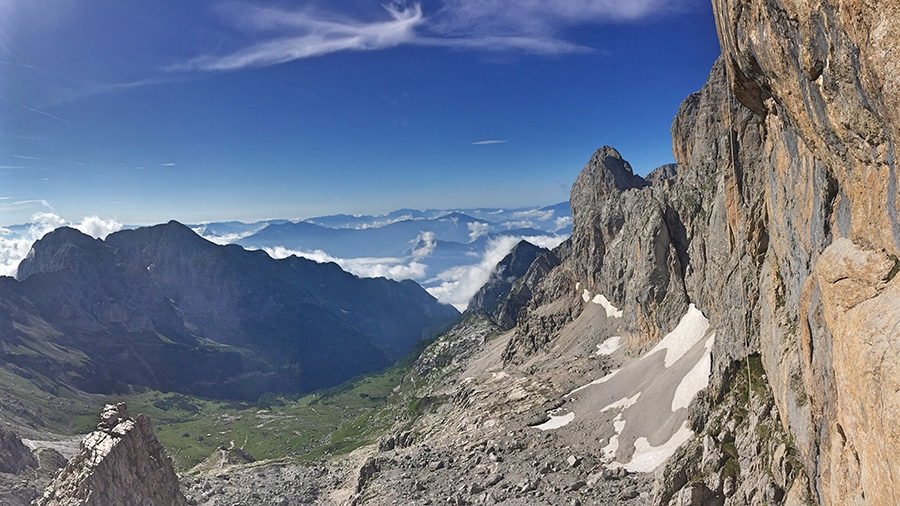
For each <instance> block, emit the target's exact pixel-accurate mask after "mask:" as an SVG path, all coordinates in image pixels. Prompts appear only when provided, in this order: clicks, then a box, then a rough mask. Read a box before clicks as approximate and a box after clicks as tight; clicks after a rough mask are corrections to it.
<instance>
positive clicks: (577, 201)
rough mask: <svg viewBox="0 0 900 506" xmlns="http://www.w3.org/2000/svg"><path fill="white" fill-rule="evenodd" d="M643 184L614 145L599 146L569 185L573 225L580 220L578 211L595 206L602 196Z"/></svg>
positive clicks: (644, 184)
mask: <svg viewBox="0 0 900 506" xmlns="http://www.w3.org/2000/svg"><path fill="white" fill-rule="evenodd" d="M644 186H647V181H645V180H644V179H643V178H642V177H641V176H638V175H636V174H635V173H634V171H633V170H632V169H631V164H630V163H628V162H626V161H625V160H624V159H623V158H622V155H620V154H619V152H618V151H616V150H615V148H612V147H610V146H603V147H601V148H600V149H598V150H597V151H596V152H595V153H594V155H593V156H592V157H591V159H590V160H589V161H588V163H587V165H585V166H584V169H582V171H581V173H580V174H578V178H577V179H576V180H575V184H574V185H572V192H571V194H570V196H569V201H570V202H571V204H572V215H573V216H572V217H573V219H574V220H575V223H576V226H577V224H578V221H579V220H578V218H577V216H578V213H581V212H583V211H584V210H586V209H590V208H592V207H594V205H595V204H596V202H597V201H598V200H600V199H602V198H603V197H604V196H606V195H610V194H615V193H618V192H622V191H625V190H629V189H631V188H641V187H644Z"/></svg>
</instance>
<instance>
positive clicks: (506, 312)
mask: <svg viewBox="0 0 900 506" xmlns="http://www.w3.org/2000/svg"><path fill="white" fill-rule="evenodd" d="M548 252H549V250H548V249H546V248H542V247H540V246H535V245H534V244H531V243H530V242H528V241H525V240H523V241H520V242H519V243H518V244H516V246H515V247H514V248H513V250H512V251H510V252H509V254H508V255H506V256H505V257H504V258H503V260H501V261H500V262H499V263H498V264H497V266H496V267H495V268H494V271H493V272H492V273H491V276H490V278H488V280H487V282H486V283H485V284H484V286H482V287H481V288H480V289H479V290H478V292H477V293H475V295H473V296H472V299H471V300H470V301H469V308H468V312H470V313H482V314H485V315H487V316H488V317H489V318H490V319H491V320H493V321H494V323H496V324H497V325H499V326H500V327H501V328H503V329H510V328H512V327H514V326H515V325H516V317H517V316H518V313H519V310H520V309H521V308H522V307H524V306H525V304H526V303H527V302H528V299H529V298H530V297H531V295H530V293H531V292H530V287H529V286H526V285H528V282H527V280H525V279H523V277H524V276H525V275H526V274H527V272H528V270H529V268H530V267H531V265H532V264H533V263H534V261H535V260H536V259H537V258H538V257H539V256H540V255H543V254H546V253H548Z"/></svg>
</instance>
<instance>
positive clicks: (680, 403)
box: [672, 333, 716, 412]
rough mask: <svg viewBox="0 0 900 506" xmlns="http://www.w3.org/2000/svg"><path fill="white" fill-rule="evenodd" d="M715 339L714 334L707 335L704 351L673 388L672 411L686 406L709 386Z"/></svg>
mask: <svg viewBox="0 0 900 506" xmlns="http://www.w3.org/2000/svg"><path fill="white" fill-rule="evenodd" d="M715 339H716V334H715V333H713V335H711V336H709V339H707V340H706V344H705V347H706V352H705V353H704V354H703V356H702V357H700V360H699V361H698V362H697V365H695V366H694V367H693V369H691V370H690V371H689V372H688V373H687V374H685V375H684V379H682V380H681V383H679V384H678V387H677V388H675V396H674V397H673V398H672V411H673V412H675V411H677V410H678V409H680V408H686V407H688V404H690V403H691V400H692V399H693V398H694V396H695V395H697V392H699V391H700V390H703V389H704V388H706V387H707V386H709V373H710V371H711V370H712V354H711V350H712V345H713V342H714V341H715Z"/></svg>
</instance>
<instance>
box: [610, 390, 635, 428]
mask: <svg viewBox="0 0 900 506" xmlns="http://www.w3.org/2000/svg"><path fill="white" fill-rule="evenodd" d="M640 396H641V392H638V393H636V394H635V395H634V397H623V398H621V399H619V400H617V401H616V402H614V403H612V404H610V405H608V406H606V407H605V408H603V409H601V410H600V412H601V413H602V412H604V411H609V410H611V409H627V408H630V407H631V406H634V403H636V402H637V400H638V397H640ZM619 414H621V413H619ZM623 423H624V422H623Z"/></svg>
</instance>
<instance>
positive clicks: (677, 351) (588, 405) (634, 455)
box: [537, 290, 715, 473]
mask: <svg viewBox="0 0 900 506" xmlns="http://www.w3.org/2000/svg"><path fill="white" fill-rule="evenodd" d="M582 297H583V298H584V299H585V302H588V301H591V302H594V299H592V298H591V297H590V292H588V291H587V290H585V291H584V292H583V293H582ZM603 300H605V298H604V299H603ZM607 303H608V301H607ZM598 304H601V305H603V306H604V308H605V304H602V301H601V302H598ZM609 312H610V311H609V309H607V314H608V316H613V317H615V316H614V315H610V314H609ZM708 331H709V321H708V320H707V319H706V317H705V316H703V313H702V312H701V311H700V310H699V309H697V308H696V307H695V306H694V305H693V304H691V305H690V306H689V307H688V310H687V312H686V313H685V314H684V316H682V318H681V320H680V321H679V323H678V325H677V326H676V327H675V329H673V330H672V331H671V332H669V333H668V334H666V336H665V337H663V339H662V340H660V342H659V343H657V345H656V346H654V347H653V348H652V349H651V350H650V351H648V352H647V353H645V354H644V355H642V356H641V357H638V358H632V359H626V361H625V362H624V363H623V365H622V367H621V368H620V369H617V370H614V371H611V372H610V373H609V374H606V375H605V376H603V377H601V378H598V379H595V380H593V381H591V382H589V383H587V384H585V385H583V386H581V387H578V388H576V389H574V390H572V391H571V392H569V393H568V394H566V395H565V396H564V399H565V401H566V404H565V409H566V411H567V413H566V414H565V415H558V414H552V415H551V418H550V420H549V421H547V422H545V423H544V424H541V425H540V426H537V428H539V429H540V430H544V431H546V430H553V431H557V434H558V435H559V436H560V437H563V438H566V437H567V436H568V435H571V438H572V439H573V442H574V441H576V440H577V439H578V438H579V437H584V435H585V434H593V435H595V436H600V437H601V439H602V440H604V441H606V442H607V444H606V445H605V446H604V447H603V448H602V450H601V453H602V454H603V457H604V458H605V460H606V463H605V465H606V467H607V468H609V469H615V468H620V467H621V468H625V469H627V470H628V471H630V472H641V473H647V472H652V471H654V470H655V469H656V468H658V467H659V466H660V465H661V464H662V463H663V462H665V461H666V459H668V458H669V457H670V456H671V455H672V454H673V453H674V452H675V450H677V449H678V447H679V446H681V445H682V444H684V443H685V442H686V441H688V440H689V439H690V438H691V437H692V436H693V432H692V431H691V429H690V427H689V424H688V421H687V414H688V413H687V407H688V405H690V402H691V401H692V400H693V399H694V397H696V395H697V393H699V392H700V391H701V390H703V389H704V388H706V387H707V386H708V385H709V375H710V370H711V365H712V357H711V351H712V347H713V344H714V343H715V333H711V332H708ZM623 341H624V339H622V338H621V337H619V336H613V337H610V338H608V339H607V340H605V341H604V342H602V343H601V344H600V345H597V350H598V351H597V352H595V353H596V354H600V353H598V352H602V354H603V355H609V354H611V353H613V352H614V351H616V350H617V349H619V348H620V347H622V346H623V345H624V342H623Z"/></svg>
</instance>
